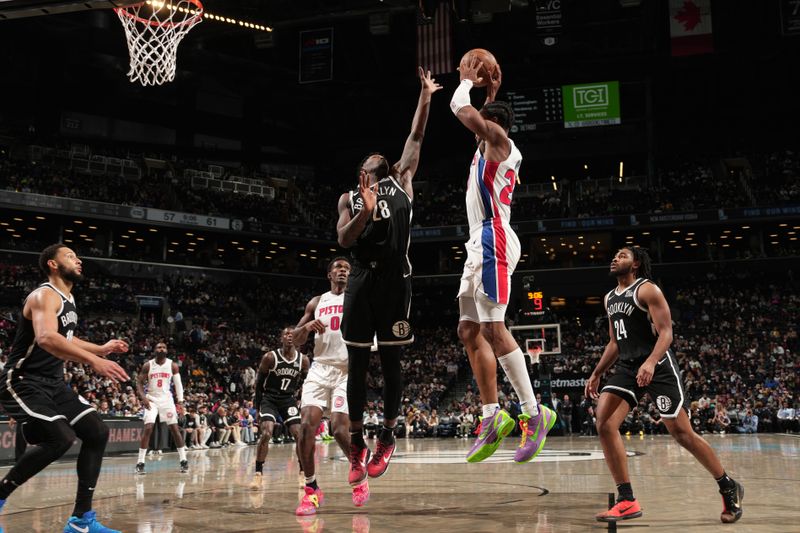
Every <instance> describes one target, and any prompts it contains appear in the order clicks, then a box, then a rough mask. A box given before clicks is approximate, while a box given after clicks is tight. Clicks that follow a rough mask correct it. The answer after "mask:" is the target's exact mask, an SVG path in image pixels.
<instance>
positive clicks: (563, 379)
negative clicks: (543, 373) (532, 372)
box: [533, 373, 589, 391]
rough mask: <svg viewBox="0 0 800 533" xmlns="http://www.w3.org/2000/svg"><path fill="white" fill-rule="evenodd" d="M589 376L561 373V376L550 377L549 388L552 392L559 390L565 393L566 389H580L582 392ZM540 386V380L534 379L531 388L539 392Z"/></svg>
mask: <svg viewBox="0 0 800 533" xmlns="http://www.w3.org/2000/svg"><path fill="white" fill-rule="evenodd" d="M588 379H589V376H587V375H585V374H568V373H561V374H552V375H551V377H550V388H551V389H552V390H554V391H555V390H559V391H565V390H568V389H580V390H583V389H584V387H586V382H587V381H588ZM541 386H542V383H541V380H538V379H535V380H533V388H534V389H536V390H539V388H540V387H541Z"/></svg>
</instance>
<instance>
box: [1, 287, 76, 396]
mask: <svg viewBox="0 0 800 533" xmlns="http://www.w3.org/2000/svg"><path fill="white" fill-rule="evenodd" d="M36 290H52V291H55V292H56V294H58V296H59V297H60V298H61V310H60V311H59V312H58V316H57V317H56V319H57V320H58V333H59V335H63V336H64V337H66V338H67V340H70V341H71V340H72V335H73V333H74V332H75V328H76V327H77V325H78V312H77V308H76V307H75V299H74V297H73V296H72V295H70V297H69V298H67V297H66V296H65V295H64V293H62V292H61V291H59V290H58V289H56V288H55V287H53V286H52V285H51V284H50V283H44V284H42V285H41V286H40V287H39V288H38V289H36ZM34 292H35V291H34ZM31 294H33V293H31ZM28 298H30V295H28ZM26 300H27V298H26ZM22 307H23V309H24V308H25V304H23V306H22ZM12 371H13V372H14V374H23V375H36V376H39V377H45V378H52V379H64V361H63V360H62V359H59V358H58V357H56V356H54V355H52V354H50V353H49V352H46V351H45V350H43V349H42V348H40V347H39V345H38V344H36V335H35V333H34V332H33V322H31V321H30V320H28V319H27V318H25V317H24V316H23V312H22V311H20V312H19V322H17V335H16V337H14V343H13V344H12V345H11V350H10V352H9V355H8V361H7V362H6V366H5V368H4V372H3V373H2V377H0V379H2V381H3V382H5V380H6V376H7V373H8V372H12Z"/></svg>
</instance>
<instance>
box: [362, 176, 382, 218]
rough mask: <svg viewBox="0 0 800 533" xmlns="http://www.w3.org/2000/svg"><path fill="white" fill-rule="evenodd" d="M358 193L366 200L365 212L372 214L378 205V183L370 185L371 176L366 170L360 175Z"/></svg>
mask: <svg viewBox="0 0 800 533" xmlns="http://www.w3.org/2000/svg"><path fill="white" fill-rule="evenodd" d="M358 192H359V193H360V194H361V198H362V199H363V200H364V207H363V209H364V211H366V212H367V213H372V211H374V210H375V205H376V204H377V203H378V183H377V182H375V183H373V184H372V185H370V184H369V174H367V171H366V170H364V169H361V172H360V173H359V175H358Z"/></svg>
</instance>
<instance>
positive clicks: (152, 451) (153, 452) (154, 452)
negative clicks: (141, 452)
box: [147, 450, 156, 457]
mask: <svg viewBox="0 0 800 533" xmlns="http://www.w3.org/2000/svg"><path fill="white" fill-rule="evenodd" d="M155 454H156V451H155V450H150V451H149V452H147V456H148V457H153V456H154V455H155Z"/></svg>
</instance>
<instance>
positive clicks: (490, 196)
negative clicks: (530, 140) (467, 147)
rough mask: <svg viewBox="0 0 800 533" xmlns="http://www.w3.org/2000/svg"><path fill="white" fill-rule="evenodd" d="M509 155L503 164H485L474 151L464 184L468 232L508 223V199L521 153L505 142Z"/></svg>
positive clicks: (509, 220)
mask: <svg viewBox="0 0 800 533" xmlns="http://www.w3.org/2000/svg"><path fill="white" fill-rule="evenodd" d="M508 142H509V144H510V145H511V153H509V154H508V157H507V158H506V160H505V161H500V162H497V161H487V160H485V159H484V158H483V154H481V151H480V149H478V150H475V155H474V156H473V158H472V165H470V167H469V181H468V182H467V219H468V220H469V231H470V233H476V232H481V231H483V228H484V227H485V226H486V225H487V223H491V224H497V225H499V224H503V225H505V226H508V225H509V224H510V223H511V197H512V195H513V194H514V186H515V185H516V183H517V176H518V175H519V167H520V165H521V164H522V154H521V153H520V151H519V150H518V149H517V147H516V146H515V145H514V141H512V140H511V139H509V140H508Z"/></svg>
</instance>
